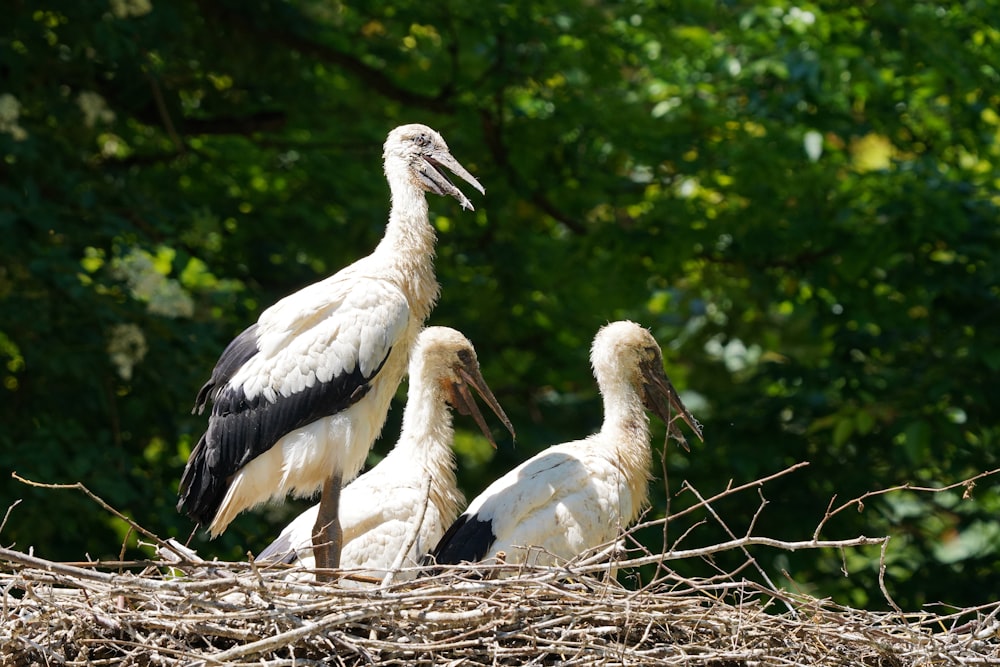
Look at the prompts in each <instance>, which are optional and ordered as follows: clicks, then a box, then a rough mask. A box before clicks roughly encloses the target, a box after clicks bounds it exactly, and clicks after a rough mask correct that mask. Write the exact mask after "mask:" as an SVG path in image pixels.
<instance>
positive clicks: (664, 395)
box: [431, 321, 702, 564]
mask: <svg viewBox="0 0 1000 667" xmlns="http://www.w3.org/2000/svg"><path fill="white" fill-rule="evenodd" d="M590 359H591V364H592V366H593V369H594V376H595V377H596V378H597V385H598V387H599V388H600V391H601V395H602V398H603V401H604V424H603V426H602V427H601V430H600V431H599V432H597V433H595V434H593V435H591V436H589V437H587V438H584V439H583V440H576V441H574V442H567V443H563V444H560V445H554V446H552V447H549V448H548V449H546V450H544V451H542V452H541V453H539V454H537V455H536V456H534V457H532V458H530V459H528V460H527V461H525V462H524V463H522V464H521V465H519V466H518V467H516V468H514V469H513V470H511V471H510V472H509V473H507V474H506V475H504V476H503V477H501V478H500V479H498V480H496V481H495V482H493V484H491V485H490V486H489V487H487V488H486V490H485V491H483V492H482V494H480V495H479V496H478V497H477V498H475V499H474V500H473V501H472V502H471V503H469V507H468V509H466V511H465V512H464V513H463V514H462V515H461V516H460V517H459V518H458V520H456V521H455V523H453V524H452V525H451V527H450V528H448V531H447V532H446V533H445V535H444V537H442V538H441V541H440V542H439V543H438V545H437V546H436V547H435V549H434V551H433V552H432V554H431V556H432V559H433V560H435V561H436V562H437V563H439V564H455V563H460V562H463V561H468V562H478V561H483V560H495V559H496V558H497V555H498V553H500V552H504V553H505V562H507V563H524V562H528V563H534V564H554V563H556V562H559V561H565V560H570V559H572V558H574V557H575V556H578V555H579V554H581V553H583V552H585V551H587V550H589V549H593V548H595V547H598V546H600V545H602V544H604V543H606V542H609V541H611V540H613V539H614V538H615V537H617V536H618V534H619V532H620V531H621V530H623V529H625V528H627V527H628V526H629V525H630V524H631V523H632V522H634V521H635V520H636V519H637V518H638V516H639V513H640V511H641V510H642V509H643V507H644V506H645V505H646V502H647V499H648V493H649V492H648V481H649V476H650V473H649V467H650V463H651V459H652V455H651V452H650V447H649V437H650V433H649V418H648V416H647V415H646V411H645V410H646V409H648V410H651V411H652V412H654V413H655V414H656V415H657V416H658V417H660V419H662V420H663V421H664V422H665V423H666V424H667V426H668V439H669V437H673V438H675V439H676V440H678V442H680V444H681V445H682V446H683V447H684V448H685V449H688V446H687V441H686V440H685V439H684V436H683V435H682V434H681V432H680V429H679V428H678V427H677V425H676V424H675V423H674V419H675V418H677V417H679V418H680V419H682V420H684V422H686V423H687V424H688V426H690V427H691V428H692V429H693V430H694V432H695V435H696V436H697V437H698V438H699V439H701V438H702V433H701V425H700V424H699V423H698V422H697V420H695V418H694V417H693V416H692V415H691V413H690V412H688V410H687V408H686V407H684V404H683V403H682V402H681V400H680V397H679V396H678V395H677V392H676V390H675V389H674V387H673V385H672V384H671V383H670V380H669V379H668V378H667V376H666V374H665V373H664V371H663V357H662V354H661V352H660V347H659V345H658V344H657V343H656V340H655V339H654V338H653V336H652V335H651V334H650V333H649V331H647V330H646V329H644V328H643V327H641V326H639V325H638V324H635V323H633V322H628V321H620V322H614V323H611V324H608V325H607V326H605V327H603V328H602V329H601V330H600V331H598V333H597V336H596V337H595V338H594V343H593V346H592V348H591V355H590ZM671 410H674V411H676V415H672V414H671Z"/></svg>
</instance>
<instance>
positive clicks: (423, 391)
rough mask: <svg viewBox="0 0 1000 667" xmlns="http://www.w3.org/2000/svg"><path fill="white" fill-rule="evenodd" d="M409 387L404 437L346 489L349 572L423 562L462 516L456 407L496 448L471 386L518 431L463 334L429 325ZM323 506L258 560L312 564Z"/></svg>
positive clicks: (343, 516) (378, 573)
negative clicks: (454, 418) (315, 528)
mask: <svg viewBox="0 0 1000 667" xmlns="http://www.w3.org/2000/svg"><path fill="white" fill-rule="evenodd" d="M409 376H410V380H409V389H408V390H407V400H406V407H405V408H404V410H403V425H402V430H401V431H400V435H399V440H398V442H397V443H396V445H395V447H393V449H392V451H390V452H389V454H388V455H387V456H386V457H385V458H384V459H382V461H380V462H379V463H378V465H376V466H375V467H374V468H372V469H371V470H369V471H368V472H366V473H365V474H363V475H361V476H360V477H358V478H357V479H356V480H354V482H352V483H351V484H348V485H347V486H345V487H344V490H343V491H342V492H341V496H340V522H341V526H342V527H343V530H344V548H343V551H342V553H341V557H340V567H341V569H343V570H348V569H359V570H364V572H362V573H361V574H364V575H366V576H371V577H378V578H380V579H381V578H383V577H384V576H385V575H386V574H387V573H388V572H391V571H393V570H396V569H398V568H399V567H401V566H405V565H417V564H418V562H419V560H420V557H421V556H423V555H424V554H426V553H427V552H428V551H430V550H431V549H432V548H433V547H434V545H435V544H437V542H438V540H439V539H441V536H442V535H444V531H445V530H446V529H447V528H448V526H450V525H451V524H452V522H453V521H454V520H455V519H456V518H457V517H458V513H459V510H460V509H461V508H462V507H463V506H464V505H465V497H464V496H463V495H462V492H461V491H460V490H459V489H458V483H457V481H456V479H455V455H454V453H453V452H452V449H451V447H452V441H453V439H454V429H453V428H452V418H451V409H450V408H452V407H453V408H455V409H456V410H458V411H459V412H461V413H462V414H468V415H471V416H472V418H473V419H475V420H476V423H477V424H478V425H479V428H480V429H481V430H482V432H483V435H485V436H486V438H487V439H488V440H489V441H490V443H491V444H493V446H494V447H496V443H495V442H494V440H493V435H492V434H491V433H490V430H489V427H488V426H487V425H486V422H485V420H484V419H483V416H482V414H480V412H479V409H478V408H477V407H476V402H475V399H474V398H473V396H472V393H471V392H470V391H469V390H470V388H471V389H475V390H476V391H477V392H479V394H480V396H481V397H482V398H483V400H484V401H485V402H486V404H487V405H488V406H489V407H490V408H491V409H492V410H493V412H494V413H495V414H496V415H497V417H499V418H500V420H501V421H502V422H503V424H504V426H506V427H507V429H508V430H509V431H510V433H511V435H514V428H513V426H511V424H510V420H508V419H507V415H506V414H504V411H503V409H502V408H501V407H500V404H499V403H498V402H497V400H496V398H495V397H494V396H493V392H491V391H490V388H489V386H488V385H487V384H486V381H485V380H483V377H482V374H481V373H480V371H479V361H478V360H477V358H476V350H475V348H473V347H472V343H471V342H469V340H468V339H467V338H466V337H465V336H463V335H462V334H461V333H459V332H458V331H455V330H454V329H449V328H447V327H429V328H427V329H424V330H423V331H422V332H421V333H420V336H419V337H418V338H417V343H416V346H415V347H414V348H413V355H412V357H411V358H410V368H409ZM318 511H319V505H314V506H313V507H311V508H309V509H307V510H306V511H305V512H303V513H302V514H300V515H299V516H298V517H296V518H295V520H293V521H292V522H291V523H290V524H288V526H286V527H285V529H284V530H282V531H281V534H280V535H279V536H278V538H277V539H276V540H275V541H274V542H272V543H271V544H270V545H269V546H267V547H266V548H265V549H264V550H263V551H261V553H260V555H259V556H258V557H257V562H269V561H272V562H273V561H276V560H278V561H283V562H286V563H293V562H296V561H298V564H299V565H300V566H302V567H304V568H312V567H313V566H314V563H313V554H312V535H313V526H314V525H315V523H316V515H317V513H318Z"/></svg>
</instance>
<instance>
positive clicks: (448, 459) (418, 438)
mask: <svg viewBox="0 0 1000 667" xmlns="http://www.w3.org/2000/svg"><path fill="white" fill-rule="evenodd" d="M442 391H443V390H442V389H441V387H440V385H438V384H437V383H436V382H433V381H432V382H427V383H422V382H419V381H416V382H415V381H414V380H413V379H412V378H411V380H410V387H409V389H408V390H407V396H406V407H405V408H404V409H403V424H402V428H401V430H400V437H399V441H398V442H397V443H396V446H395V447H393V449H392V451H391V452H389V454H388V456H387V457H386V458H387V459H388V458H392V459H394V461H396V463H394V465H400V466H404V467H403V469H402V470H401V471H400V474H401V475H405V476H413V477H417V478H419V479H420V480H421V485H423V484H424V483H426V484H427V485H428V486H427V492H428V496H429V497H430V499H431V502H433V503H434V504H435V506H436V507H437V508H438V509H439V511H441V512H442V514H443V515H446V516H448V517H450V519H448V521H449V522H450V520H451V519H454V517H455V516H457V515H458V512H459V510H460V507H461V505H462V504H463V503H464V498H463V497H462V495H461V493H460V492H459V491H458V481H457V479H456V477H455V454H454V452H453V451H452V448H451V445H452V442H453V441H454V438H455V431H454V428H453V427H452V421H451V419H452V413H451V410H450V408H449V407H448V405H447V404H446V403H445V401H444V396H443V393H442Z"/></svg>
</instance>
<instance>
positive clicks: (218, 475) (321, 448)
mask: <svg viewBox="0 0 1000 667" xmlns="http://www.w3.org/2000/svg"><path fill="white" fill-rule="evenodd" d="M383 158H384V161H385V175H386V178H387V179H388V181H389V189H390V191H391V195H392V208H391V211H390V213H389V221H388V224H387V225H386V230H385V236H384V237H383V238H382V240H381V242H379V244H378V246H377V247H376V248H375V250H374V252H372V254H370V255H368V256H367V257H365V258H363V259H360V260H358V261H356V262H354V263H353V264H351V265H350V266H347V267H345V268H344V269H341V270H340V271H339V272H337V273H336V274H334V275H333V276H331V277H329V278H327V279H325V280H322V281H320V282H318V283H315V284H313V285H309V286H308V287H305V288H303V289H301V290H299V291H298V292H295V293H294V294H292V295H290V296H287V297H285V298H283V299H281V300H280V301H278V302H277V303H275V304H274V305H273V306H271V307H270V308H268V309H267V310H265V311H264V312H263V313H261V315H260V318H259V319H258V320H257V323H256V324H253V325H251V326H250V327H249V328H247V329H246V330H245V331H244V332H243V333H241V334H240V335H239V336H237V337H236V338H235V339H234V340H233V341H232V342H231V343H229V345H228V346H227V347H226V349H225V350H224V351H223V352H222V356H221V357H220V358H219V361H218V362H217V363H216V365H215V369H214V370H213V371H212V376H211V378H210V379H209V380H208V382H206V383H205V386H204V387H202V388H201V391H199V392H198V397H197V399H196V401H195V409H196V410H197V411H198V412H201V411H202V410H203V409H204V408H205V405H206V404H207V403H208V401H209V400H211V401H212V403H213V405H212V413H211V417H210V418H209V422H208V429H207V430H206V431H205V434H204V435H203V436H202V437H201V440H199V441H198V444H197V445H196V446H195V448H194V450H193V451H192V452H191V457H190V459H189V460H188V462H187V466H186V467H185V468H184V473H183V475H182V477H181V482H180V491H179V495H180V500H179V502H178V504H177V508H178V510H180V511H182V512H184V513H186V514H187V515H188V516H190V517H191V518H192V519H194V520H195V521H197V522H198V523H199V524H201V525H203V526H207V527H208V531H209V532H210V533H211V535H212V537H215V536H217V535H218V534H219V533H221V532H222V531H223V530H225V529H226V526H228V525H229V523H230V522H231V521H232V520H233V518H235V517H236V515H237V514H239V513H240V512H242V511H243V510H245V509H248V508H251V507H255V506H257V505H260V504H261V503H264V502H266V501H268V500H277V499H280V498H284V497H285V495H286V494H289V493H291V494H294V495H296V496H308V495H311V494H313V493H315V492H316V491H317V490H320V489H321V490H322V495H321V500H320V504H319V511H318V516H317V518H316V525H315V529H314V531H313V535H314V546H315V548H316V562H317V565H318V566H319V567H321V568H336V567H338V565H339V562H340V549H341V542H342V536H341V529H340V523H339V521H338V515H339V498H340V488H341V486H342V484H343V482H344V481H349V480H351V479H352V478H353V477H354V476H355V475H357V473H358V471H359V470H360V469H361V466H362V465H363V464H364V461H365V457H366V456H367V454H368V450H369V449H370V447H371V444H372V442H373V441H374V440H375V438H376V437H377V436H378V434H379V431H380V430H381V428H382V425H383V423H384V422H385V417H386V414H387V412H388V410H389V402H390V399H391V398H392V396H393V394H394V393H395V391H396V387H397V386H398V385H399V382H400V379H401V378H402V376H403V372H404V371H405V369H406V365H407V362H408V359H409V355H410V349H411V348H412V346H413V341H414V340H415V339H416V337H417V334H418V332H419V331H420V329H421V327H422V326H423V323H424V320H425V319H426V318H427V316H428V315H429V314H430V311H431V308H432V307H433V305H434V303H435V301H436V300H437V297H438V292H439V287H438V284H437V280H436V279H435V277H434V244H435V240H436V239H435V233H434V228H433V226H431V224H430V221H429V219H428V215H427V213H428V209H427V200H426V197H425V196H424V193H425V192H433V193H434V194H438V195H451V196H452V197H455V198H456V199H458V201H459V202H461V204H462V208H466V209H470V210H471V209H472V203H471V202H470V201H469V200H468V198H466V196H465V195H464V194H462V192H461V191H459V189H458V188H456V187H455V186H454V185H453V184H452V183H451V181H450V180H448V177H447V176H445V173H444V171H443V168H444V167H447V168H448V169H450V170H451V171H452V172H454V173H455V174H456V175H458V176H459V177H461V178H462V179H463V180H465V181H466V182H468V183H469V184H471V185H472V186H473V187H474V188H476V189H477V190H479V191H480V192H482V193H485V191H484V189H483V187H482V186H481V185H480V184H479V181H477V180H476V179H475V178H474V177H473V176H472V175H471V174H470V173H469V172H468V171H466V169H465V168H464V167H463V166H462V165H461V164H459V163H458V161H457V160H455V158H453V157H452V156H451V154H450V153H449V152H448V146H447V144H445V141H444V139H443V138H441V135H440V134H438V133H437V132H435V131H434V130H432V129H431V128H429V127H427V126H425V125H416V124H414V125H403V126H401V127H397V128H396V129H394V130H393V131H392V132H390V133H389V136H388V138H387V139H386V141H385V146H384V151H383Z"/></svg>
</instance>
